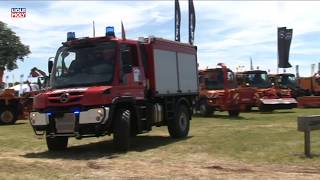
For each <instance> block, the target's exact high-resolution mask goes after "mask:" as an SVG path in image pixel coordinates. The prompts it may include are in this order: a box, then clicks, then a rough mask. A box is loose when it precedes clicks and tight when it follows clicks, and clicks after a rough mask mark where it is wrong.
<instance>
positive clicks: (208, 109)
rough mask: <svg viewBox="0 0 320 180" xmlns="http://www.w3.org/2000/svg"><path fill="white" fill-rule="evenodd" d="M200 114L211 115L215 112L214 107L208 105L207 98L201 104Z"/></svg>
mask: <svg viewBox="0 0 320 180" xmlns="http://www.w3.org/2000/svg"><path fill="white" fill-rule="evenodd" d="M199 109H200V114H201V116H203V117H208V116H211V115H212V114H213V112H214V110H213V108H211V107H209V106H208V103H207V101H206V100H201V101H200V104H199Z"/></svg>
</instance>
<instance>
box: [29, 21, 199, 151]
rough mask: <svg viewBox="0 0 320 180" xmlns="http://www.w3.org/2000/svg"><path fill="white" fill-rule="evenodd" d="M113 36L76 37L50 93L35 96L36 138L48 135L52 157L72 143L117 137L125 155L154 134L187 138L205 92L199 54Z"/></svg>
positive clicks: (62, 54) (64, 51) (166, 43)
mask: <svg viewBox="0 0 320 180" xmlns="http://www.w3.org/2000/svg"><path fill="white" fill-rule="evenodd" d="M106 29H107V30H108V31H107V32H106V36H104V37H95V38H79V39H77V38H75V35H74V33H68V38H67V41H66V42H64V43H63V45H62V47H60V48H59V49H58V51H57V54H56V57H55V60H54V62H52V61H49V63H48V68H49V70H50V88H49V89H47V90H46V91H45V92H43V93H41V94H39V95H37V96H35V98H34V106H33V108H34V111H33V112H32V113H30V122H31V125H32V127H33V129H34V131H35V133H36V135H45V137H46V142H47V146H48V149H49V150H61V149H65V148H66V147H67V144H68V138H69V137H75V138H76V139H81V138H85V137H98V136H104V135H111V134H113V142H114V145H115V148H116V149H117V150H120V151H126V150H128V148H129V146H130V136H135V135H137V134H141V133H145V132H148V131H151V129H152V126H163V125H165V126H168V131H169V134H170V136H171V137H173V138H184V137H186V136H187V135H188V132H189V126H190V122H189V121H190V120H191V115H192V106H193V104H192V103H193V102H194V99H195V97H196V96H197V95H198V91H199V90H198V72H197V49H196V47H195V46H191V45H189V44H185V43H180V42H175V41H170V40H165V39H162V38H155V37H149V38H139V40H129V39H125V38H123V39H118V38H116V37H115V36H114V31H113V28H110V27H109V28H106ZM110 29H111V30H110Z"/></svg>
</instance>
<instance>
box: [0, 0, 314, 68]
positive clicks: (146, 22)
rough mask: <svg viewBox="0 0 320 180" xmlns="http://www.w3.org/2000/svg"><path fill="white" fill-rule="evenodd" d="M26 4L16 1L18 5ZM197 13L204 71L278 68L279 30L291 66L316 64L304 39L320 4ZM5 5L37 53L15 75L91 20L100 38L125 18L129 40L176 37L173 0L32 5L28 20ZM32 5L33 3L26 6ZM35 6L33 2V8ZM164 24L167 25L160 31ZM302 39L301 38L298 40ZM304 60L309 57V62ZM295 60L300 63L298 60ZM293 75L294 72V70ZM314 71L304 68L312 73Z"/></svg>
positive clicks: (86, 29)
mask: <svg viewBox="0 0 320 180" xmlns="http://www.w3.org/2000/svg"><path fill="white" fill-rule="evenodd" d="M20 3H21V1H17V2H16V4H17V6H18V5H19V4H20ZM194 3H195V10H196V19H197V25H196V35H195V43H196V45H197V46H198V50H199V54H198V59H199V63H200V65H201V67H206V66H215V64H216V63H218V62H225V63H226V64H227V65H229V66H230V67H231V68H232V69H235V67H236V66H238V65H247V67H248V64H249V57H250V56H252V57H253V59H254V63H255V64H257V65H259V66H260V68H261V69H272V70H273V71H275V70H276V64H277V47H276V46H277V42H276V37H277V27H278V26H287V27H288V28H293V29H294V32H293V40H292V47H291V64H293V65H294V64H301V65H303V66H304V67H307V64H308V63H309V64H311V63H316V62H315V61H316V60H317V57H318V56H319V55H320V52H317V49H316V45H317V44H313V45H312V47H311V46H310V44H309V43H308V42H307V41H305V39H304V38H303V37H304V36H305V35H308V34H310V33H317V32H320V19H319V18H318V9H320V2H305V1H303V2H296V1H284V2H283V1H281V2H276V1H266V2H261V1H257V2H255V1H240V2H236V1H225V2H224V1H194ZM0 4H2V5H1V7H0V17H1V21H4V22H6V23H8V25H9V26H10V27H11V28H12V29H13V30H14V31H16V32H17V34H18V35H19V36H21V39H22V41H23V42H24V43H25V44H28V45H30V48H31V50H32V52H33V53H32V54H31V55H30V56H29V59H27V60H26V61H25V62H24V63H19V65H20V67H21V68H20V69H19V70H16V71H13V73H26V72H28V71H29V69H27V68H29V67H32V66H34V65H37V64H36V63H35V62H36V61H37V62H38V61H39V60H40V59H42V60H43V62H41V63H40V64H42V66H43V67H42V69H46V67H45V65H46V59H47V58H48V57H50V56H52V55H54V53H55V50H56V49H57V48H58V46H60V43H61V42H62V41H64V40H65V38H66V37H65V36H66V32H67V31H76V35H77V36H91V34H92V24H91V23H92V21H93V20H95V23H96V34H97V35H98V36H100V35H103V34H104V27H105V26H107V25H114V26H115V29H116V30H120V21H121V20H123V22H124V24H125V28H126V31H127V35H128V37H129V38H136V37H137V36H142V35H143V36H146V35H151V34H155V35H157V36H162V37H167V38H171V39H173V31H174V30H173V13H174V11H173V8H174V6H173V5H174V2H171V1H133V2H132V1H106V2H105V1H95V2H89V1H87V2H85V1H67V2H64V1H48V2H46V3H42V5H43V4H47V5H46V6H41V7H34V6H32V7H31V6H30V8H29V7H28V6H27V18H25V19H12V18H11V17H10V8H11V6H10V7H9V6H8V5H5V4H4V3H3V2H2V3H0ZM26 5H28V4H26ZM33 5H34V4H33ZM180 8H181V10H182V27H181V28H182V34H181V36H182V39H183V40H184V41H185V39H187V37H186V35H187V30H186V29H187V27H186V26H187V24H188V23H187V21H188V19H187V14H186V13H187V9H188V4H187V1H180ZM159 24H161V25H164V26H163V27H160V28H159V26H158V25H159ZM118 35H119V33H118ZM297 37H299V38H297ZM302 56H306V58H307V59H304V58H303V57H302ZM294 58H296V59H294ZM289 71H293V70H292V69H290V70H289ZM308 72H309V68H301V74H308Z"/></svg>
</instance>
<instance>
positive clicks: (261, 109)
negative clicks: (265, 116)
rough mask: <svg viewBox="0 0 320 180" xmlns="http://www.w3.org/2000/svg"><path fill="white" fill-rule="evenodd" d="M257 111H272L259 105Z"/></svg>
mask: <svg viewBox="0 0 320 180" xmlns="http://www.w3.org/2000/svg"><path fill="white" fill-rule="evenodd" d="M259 111H260V112H272V111H273V109H271V108H267V107H264V106H263V105H260V106H259Z"/></svg>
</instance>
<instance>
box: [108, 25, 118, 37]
mask: <svg viewBox="0 0 320 180" xmlns="http://www.w3.org/2000/svg"><path fill="white" fill-rule="evenodd" d="M106 36H108V37H116V36H115V34H114V27H113V26H107V27H106Z"/></svg>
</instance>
